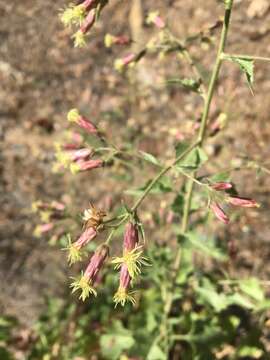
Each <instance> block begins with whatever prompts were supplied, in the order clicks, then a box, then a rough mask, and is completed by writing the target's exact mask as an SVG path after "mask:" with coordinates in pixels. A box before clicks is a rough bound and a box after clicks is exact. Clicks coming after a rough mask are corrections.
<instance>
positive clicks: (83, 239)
mask: <svg viewBox="0 0 270 360" xmlns="http://www.w3.org/2000/svg"><path fill="white" fill-rule="evenodd" d="M96 236H97V231H96V229H94V228H93V227H89V228H87V229H85V230H84V232H83V233H82V234H81V236H80V237H79V239H78V240H77V241H76V242H75V243H74V244H73V246H75V247H76V248H77V249H78V250H80V249H81V248H82V247H83V246H85V245H87V244H88V243H89V242H90V241H91V240H93V239H94V238H95V237H96Z"/></svg>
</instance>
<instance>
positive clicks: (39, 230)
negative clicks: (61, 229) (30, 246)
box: [34, 223, 54, 237]
mask: <svg viewBox="0 0 270 360" xmlns="http://www.w3.org/2000/svg"><path fill="white" fill-rule="evenodd" d="M53 227H54V224H53V223H47V224H42V225H38V226H36V228H35V230H34V236H35V237H41V236H42V235H43V234H46V233H47V232H49V231H50V230H52V228H53Z"/></svg>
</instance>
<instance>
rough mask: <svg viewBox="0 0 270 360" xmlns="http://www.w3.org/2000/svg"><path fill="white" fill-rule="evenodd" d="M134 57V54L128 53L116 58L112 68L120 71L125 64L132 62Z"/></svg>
mask: <svg viewBox="0 0 270 360" xmlns="http://www.w3.org/2000/svg"><path fill="white" fill-rule="evenodd" d="M135 59H136V55H135V54H129V55H126V56H125V57H124V58H122V59H116V60H115V62H114V68H115V69H116V70H117V71H122V70H123V69H124V68H125V67H126V66H128V65H130V64H131V63H133V62H134V61H135Z"/></svg>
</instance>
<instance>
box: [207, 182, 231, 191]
mask: <svg viewBox="0 0 270 360" xmlns="http://www.w3.org/2000/svg"><path fill="white" fill-rule="evenodd" d="M211 188H212V189H214V190H216V191H222V190H229V189H231V188H232V184H231V183H228V182H216V183H214V184H211Z"/></svg>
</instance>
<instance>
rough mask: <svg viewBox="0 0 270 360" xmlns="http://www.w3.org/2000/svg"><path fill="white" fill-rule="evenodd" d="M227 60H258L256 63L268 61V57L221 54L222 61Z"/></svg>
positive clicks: (269, 59)
mask: <svg viewBox="0 0 270 360" xmlns="http://www.w3.org/2000/svg"><path fill="white" fill-rule="evenodd" d="M228 58H235V59H244V60H258V61H270V58H269V57H264V56H253V55H243V54H239V55H238V54H227V53H223V54H222V59H223V60H227V59H228Z"/></svg>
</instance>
